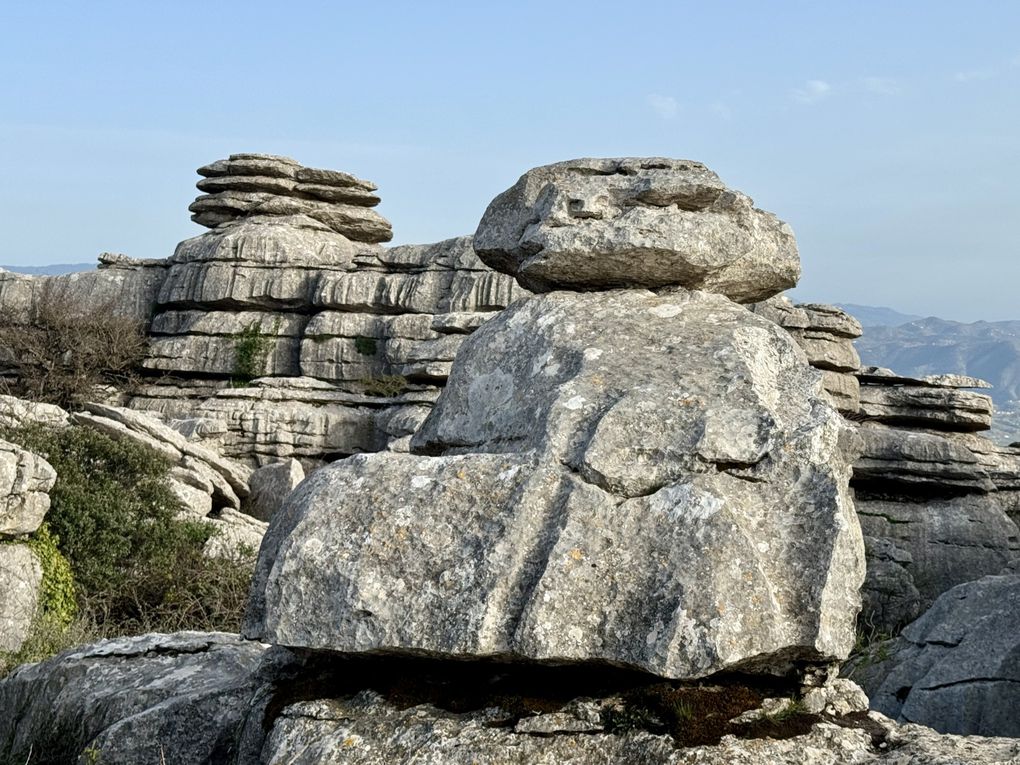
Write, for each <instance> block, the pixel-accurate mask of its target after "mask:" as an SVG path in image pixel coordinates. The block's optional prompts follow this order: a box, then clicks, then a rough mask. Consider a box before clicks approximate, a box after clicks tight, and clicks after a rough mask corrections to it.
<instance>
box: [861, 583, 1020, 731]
mask: <svg viewBox="0 0 1020 765" xmlns="http://www.w3.org/2000/svg"><path fill="white" fill-rule="evenodd" d="M850 672H851V674H852V675H853V676H854V678H855V679H857V680H858V681H859V682H862V683H864V684H865V686H866V687H867V689H868V691H869V695H870V696H871V704H872V706H873V708H875V709H877V710H879V711H881V712H883V713H884V714H887V715H889V716H890V717H892V718H895V719H898V720H900V721H901V722H906V721H909V722H915V723H920V724H921V725H928V726H930V727H932V728H935V729H936V730H939V731H942V732H944V733H959V734H979V735H990V736H1012V737H1014V738H1020V716H1018V715H1017V713H1016V710H1017V707H1018V705H1020V575H1017V574H1015V573H1014V574H1008V575H1003V576H986V577H984V578H982V579H979V580H977V581H973V582H967V583H966V584H961V585H958V586H956V587H954V588H953V589H951V590H949V591H948V592H946V593H944V594H943V595H941V596H940V597H939V598H938V600H936V601H935V604H934V605H933V606H932V607H931V608H930V609H929V610H928V611H927V612H926V613H925V614H924V615H923V616H922V617H921V618H920V619H918V620H917V621H915V622H914V623H912V624H910V625H909V626H908V627H907V628H906V629H904V630H903V632H902V633H901V634H900V636H899V637H897V638H895V639H893V640H890V641H886V642H884V643H881V644H879V645H875V646H872V647H871V648H870V650H869V651H868V652H867V653H866V654H865V655H864V656H863V657H862V658H860V659H858V660H857V661H856V662H855V663H854V664H853V665H851V667H850Z"/></svg>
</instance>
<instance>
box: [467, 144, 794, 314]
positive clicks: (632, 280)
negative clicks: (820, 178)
mask: <svg viewBox="0 0 1020 765" xmlns="http://www.w3.org/2000/svg"><path fill="white" fill-rule="evenodd" d="M475 249H476V250H477V251H478V254H479V256H480V257H481V259H482V260H483V261H484V262H485V263H487V264H489V265H490V266H492V267H493V268H495V269H496V270H497V271H504V272H506V273H510V274H514V275H515V276H516V277H517V280H518V281H519V282H520V283H521V284H522V285H524V286H525V287H527V288H528V289H531V290H534V291H536V292H547V291H549V290H555V289H579V290H597V289H607V288H612V287H651V288H656V287H665V286H681V287H686V288H688V289H701V290H707V291H709V292H718V293H720V294H723V295H726V296H727V297H729V298H731V299H733V300H735V301H737V302H740V303H748V302H753V301H756V300H764V299H765V298H768V297H770V296H772V295H775V294H778V293H779V292H782V291H783V290H785V289H789V288H790V287H793V286H794V285H795V284H796V283H797V279H798V278H799V277H800V257H799V255H798V254H797V243H796V241H795V239H794V236H793V231H792V230H791V229H790V227H789V226H788V225H787V224H785V223H783V222H782V221H781V220H779V219H778V218H777V217H776V216H775V215H773V214H772V213H767V212H764V211H763V210H759V209H757V208H756V207H754V202H753V200H751V199H750V197H748V196H746V195H745V194H742V193H740V192H739V191H733V190H731V189H728V188H727V187H726V185H725V184H724V183H723V182H722V181H721V180H720V179H719V176H717V175H716V174H715V173H714V172H712V171H711V170H709V169H708V168H707V167H705V166H704V165H703V164H701V163H700V162H692V161H690V160H683V159H665V158H661V157H654V158H622V159H575V160H570V161H567V162H558V163H556V164H553V165H545V166H543V167H537V168H535V169H533V170H529V171H528V172H527V173H525V174H524V175H523V176H521V179H520V180H519V181H518V182H517V184H516V185H514V186H513V187H512V188H510V189H508V190H507V191H505V192H503V193H502V194H500V195H499V196H498V197H496V198H495V199H494V200H493V201H492V203H491V204H490V205H489V207H488V209H487V210H486V211H485V215H484V216H483V217H482V221H481V223H479V224H478V230H477V232H476V233H475Z"/></svg>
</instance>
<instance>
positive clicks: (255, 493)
mask: <svg viewBox="0 0 1020 765" xmlns="http://www.w3.org/2000/svg"><path fill="white" fill-rule="evenodd" d="M303 480H305V471H304V468H302V467H301V463H300V462H298V461H297V460H296V459H294V458H293V457H292V458H290V459H288V460H285V461H283V462H274V463H272V464H270V465H264V466H263V467H260V468H258V469H257V470H255V471H254V472H253V473H252V474H251V481H249V483H248V486H249V488H250V489H251V495H250V496H249V497H248V502H247V504H246V506H245V509H246V510H247V512H248V514H249V515H251V516H252V517H254V518H258V519H259V520H262V521H268V520H269V519H270V518H272V517H273V515H274V514H275V513H276V511H277V510H279V509H280V508H281V507H282V506H283V503H284V500H286V499H287V497H288V496H290V493H291V492H292V491H294V489H296V488H297V485H298V484H299V483H301V482H302V481H303Z"/></svg>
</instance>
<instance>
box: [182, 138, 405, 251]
mask: <svg viewBox="0 0 1020 765" xmlns="http://www.w3.org/2000/svg"><path fill="white" fill-rule="evenodd" d="M198 173H199V175H202V176H205V177H204V178H203V179H202V180H200V181H199V182H198V184H197V185H198V189H199V190H200V191H206V192H209V193H208V194H205V195H203V196H200V197H198V199H196V200H195V201H194V203H192V205H191V207H190V208H189V209H190V210H191V211H192V212H193V213H194V215H193V216H192V220H194V221H195V222H196V223H199V224H201V225H203V226H208V227H210V228H215V227H217V226H220V225H223V224H230V223H233V222H235V221H237V220H239V219H242V218H247V217H255V216H294V215H301V216H305V217H308V218H311V219H313V220H317V221H319V222H320V223H322V224H323V225H325V226H327V227H328V228H330V229H331V230H333V231H335V232H337V233H338V234H341V235H343V236H345V237H346V238H348V239H351V240H353V241H358V242H388V241H389V240H390V239H391V238H392V237H393V232H392V229H391V228H390V224H389V222H388V221H387V220H385V219H384V218H383V217H382V216H380V215H379V214H378V213H377V212H375V211H374V210H372V209H371V208H372V207H374V206H375V205H377V204H379V197H378V196H376V195H374V194H372V193H371V192H372V191H374V190H375V186H374V185H373V184H371V183H369V182H368V181H362V180H360V179H358V178H355V177H354V176H353V175H349V174H347V173H342V172H339V171H336V170H319V169H316V168H306V167H303V166H301V165H300V164H299V163H297V162H296V161H295V160H292V159H290V158H289V157H275V156H272V155H245V154H232V155H230V157H229V158H228V159H225V160H219V161H217V162H213V163H211V164H209V165H206V166H204V167H200V168H199V169H198Z"/></svg>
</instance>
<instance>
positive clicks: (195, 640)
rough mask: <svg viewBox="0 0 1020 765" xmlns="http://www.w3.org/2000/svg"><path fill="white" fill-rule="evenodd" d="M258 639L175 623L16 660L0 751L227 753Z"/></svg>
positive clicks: (113, 756) (121, 763)
mask: <svg viewBox="0 0 1020 765" xmlns="http://www.w3.org/2000/svg"><path fill="white" fill-rule="evenodd" d="M2 550H3V546H2V545H0V553H2ZM266 648H267V646H263V645H259V644H258V643H251V642H246V641H241V640H238V638H237V637H236V636H232V635H226V634H223V633H197V632H183V633H176V634H173V635H142V636H139V637H127V638H116V639H113V640H104V641H101V642H99V643H96V644H94V645H90V646H85V647H83V648H74V649H71V650H69V651H66V652H64V653H63V654H60V655H59V656H56V657H54V658H52V659H49V660H47V661H45V662H42V663H40V664H29V665H25V666H23V667H22V668H20V669H19V670H17V671H15V672H14V674H12V675H11V676H10V677H8V678H6V679H5V680H3V681H0V710H3V711H4V714H0V759H2V760H3V761H4V762H33V763H67V762H103V763H109V765H129V764H131V763H148V762H153V763H162V762H165V763H167V764H168V765H172V764H175V763H176V764H179V765H195V764H196V763H227V762H233V761H234V758H235V757H236V756H237V754H238V739H239V738H240V729H241V727H242V725H243V724H244V722H245V719H246V716H247V714H248V713H249V707H250V705H251V702H252V697H253V695H254V694H255V691H256V689H257V688H258V687H259V685H260V684H261V682H263V681H262V679H261V677H260V675H259V674H258V672H257V670H258V669H259V666H260V662H261V660H262V658H263V655H264V653H265V651H266ZM87 751H91V752H92V753H93V754H92V755H91V756H92V759H88V756H87V754H86V752H87ZM79 758H80V759H79Z"/></svg>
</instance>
